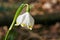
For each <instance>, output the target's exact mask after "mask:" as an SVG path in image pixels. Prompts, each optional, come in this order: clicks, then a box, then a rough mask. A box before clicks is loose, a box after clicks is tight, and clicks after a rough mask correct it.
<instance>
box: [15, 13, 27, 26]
mask: <svg viewBox="0 0 60 40" xmlns="http://www.w3.org/2000/svg"><path fill="white" fill-rule="evenodd" d="M25 16H26V13H24V14H22V15H19V16H18V17H17V20H16V24H15V25H16V26H18V25H20V24H21V23H22V22H23V21H24V19H25Z"/></svg>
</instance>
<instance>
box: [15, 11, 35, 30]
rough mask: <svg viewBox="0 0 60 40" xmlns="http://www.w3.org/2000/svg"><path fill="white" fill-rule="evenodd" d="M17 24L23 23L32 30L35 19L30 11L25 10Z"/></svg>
mask: <svg viewBox="0 0 60 40" xmlns="http://www.w3.org/2000/svg"><path fill="white" fill-rule="evenodd" d="M15 25H16V26H18V25H21V26H22V27H25V28H27V29H30V30H32V28H33V25H34V19H33V18H32V16H31V15H30V14H29V12H25V13H24V14H22V15H19V16H18V17H17V20H16V24H15Z"/></svg>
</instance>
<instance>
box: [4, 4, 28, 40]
mask: <svg viewBox="0 0 60 40" xmlns="http://www.w3.org/2000/svg"><path fill="white" fill-rule="evenodd" d="M25 6H27V9H26V11H27V12H28V11H29V7H28V4H21V5H20V7H19V8H18V9H17V11H16V14H15V16H14V19H13V21H12V24H11V25H10V28H9V30H8V31H7V33H6V36H5V39H4V40H7V37H8V35H9V32H10V31H11V29H12V28H13V26H14V24H15V21H16V19H17V17H18V15H19V14H20V13H21V11H22V9H23V8H24V7H25Z"/></svg>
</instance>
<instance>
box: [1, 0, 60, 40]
mask: <svg viewBox="0 0 60 40" xmlns="http://www.w3.org/2000/svg"><path fill="white" fill-rule="evenodd" d="M22 3H28V4H29V5H31V6H32V8H31V10H30V13H31V15H32V16H33V18H34V20H35V25H34V27H33V30H32V31H30V30H28V29H25V28H22V27H21V26H18V27H15V26H14V27H13V29H12V30H11V31H10V33H9V36H8V39H7V40H60V0H0V40H4V37H5V35H6V32H7V31H8V28H9V26H10V25H11V23H12V20H13V17H14V15H15V12H16V10H17V8H18V7H19V6H20V5H21V4H22ZM24 12H25V8H24V9H23V11H22V13H24Z"/></svg>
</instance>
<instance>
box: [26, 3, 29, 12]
mask: <svg viewBox="0 0 60 40" xmlns="http://www.w3.org/2000/svg"><path fill="white" fill-rule="evenodd" d="M26 6H27V8H26V12H29V11H30V7H29V5H28V4H26Z"/></svg>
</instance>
